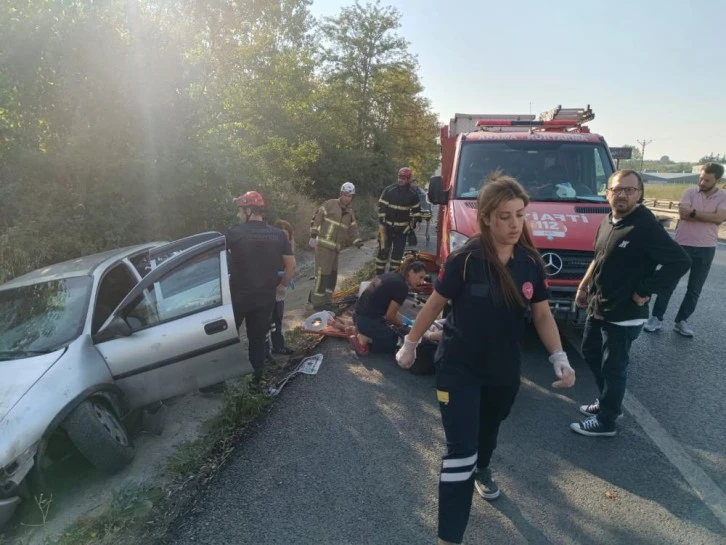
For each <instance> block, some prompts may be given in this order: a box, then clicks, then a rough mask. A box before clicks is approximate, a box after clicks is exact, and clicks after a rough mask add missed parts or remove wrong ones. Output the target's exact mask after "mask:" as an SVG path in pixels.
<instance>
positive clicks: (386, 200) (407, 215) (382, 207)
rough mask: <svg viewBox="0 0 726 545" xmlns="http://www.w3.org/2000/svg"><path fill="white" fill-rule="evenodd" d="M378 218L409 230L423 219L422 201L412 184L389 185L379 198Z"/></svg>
mask: <svg viewBox="0 0 726 545" xmlns="http://www.w3.org/2000/svg"><path fill="white" fill-rule="evenodd" d="M378 220H379V221H380V222H381V223H383V224H385V225H390V226H391V227H393V228H394V229H396V230H401V231H404V232H408V231H409V230H410V229H411V228H412V227H415V226H416V224H417V223H419V222H420V221H421V203H420V202H419V199H418V194H417V193H416V191H415V190H414V188H413V187H411V186H410V185H398V184H393V185H389V186H388V187H387V188H386V189H384V190H383V193H381V198H380V199H378Z"/></svg>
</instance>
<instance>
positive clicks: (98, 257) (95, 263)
mask: <svg viewBox="0 0 726 545" xmlns="http://www.w3.org/2000/svg"><path fill="white" fill-rule="evenodd" d="M161 244H165V242H161V241H158V242H149V243H146V244H137V245H134V246H126V247H124V248H116V249H115V250H108V251H106V252H100V253H97V254H91V255H87V256H82V257H79V258H77V259H70V260H68V261H63V262H61V263H55V264H53V265H48V266H47V267H43V268H40V269H36V270H34V271H31V272H29V273H26V274H24V275H22V276H18V277H16V278H13V279H12V280H10V281H9V282H6V283H5V284H3V285H1V286H0V290H5V289H9V288H15V287H20V286H27V285H30V284H35V283H38V282H47V281H50V280H57V279H60V278H71V277H74V276H89V275H91V274H93V272H94V271H95V270H96V269H98V268H99V267H100V266H101V265H103V264H105V263H106V262H109V263H113V262H116V261H118V260H120V259H123V258H125V257H128V256H131V255H133V254H135V253H137V252H141V251H143V250H147V249H149V248H153V247H155V246H159V245H161Z"/></svg>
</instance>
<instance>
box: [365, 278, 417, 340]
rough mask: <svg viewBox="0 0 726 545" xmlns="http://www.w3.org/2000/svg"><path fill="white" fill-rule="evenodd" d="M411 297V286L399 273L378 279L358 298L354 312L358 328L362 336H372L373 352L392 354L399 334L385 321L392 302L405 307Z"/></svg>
mask: <svg viewBox="0 0 726 545" xmlns="http://www.w3.org/2000/svg"><path fill="white" fill-rule="evenodd" d="M406 297H408V284H406V280H404V278H403V275H402V274H401V273H397V272H389V273H384V274H382V275H381V276H376V277H375V278H374V279H373V280H372V281H371V283H370V285H369V286H368V287H367V288H366V289H365V291H364V292H363V293H362V294H361V296H360V298H359V299H358V304H357V305H356V310H355V317H354V320H355V326H356V328H357V329H358V332H359V333H362V334H363V335H365V336H366V337H370V339H371V340H372V342H371V350H372V351H373V352H378V353H383V354H392V353H393V352H395V351H396V346H397V344H398V340H399V338H400V333H399V332H398V331H396V330H395V329H394V328H392V327H391V326H390V325H388V323H387V322H386V313H387V312H388V307H389V305H390V304H391V301H395V302H396V303H398V304H399V305H403V303H404V302H405V301H406Z"/></svg>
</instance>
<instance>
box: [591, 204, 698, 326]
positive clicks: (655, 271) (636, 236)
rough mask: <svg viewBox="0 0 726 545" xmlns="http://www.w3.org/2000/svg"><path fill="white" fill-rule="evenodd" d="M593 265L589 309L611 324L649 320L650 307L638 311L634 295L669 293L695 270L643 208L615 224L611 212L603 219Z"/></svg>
mask: <svg viewBox="0 0 726 545" xmlns="http://www.w3.org/2000/svg"><path fill="white" fill-rule="evenodd" d="M594 262H595V269H594V271H593V277H592V279H591V282H590V286H589V307H588V310H589V314H591V315H595V316H599V317H602V318H604V319H605V320H607V321H608V322H624V321H626V320H636V319H640V318H647V317H648V305H647V304H645V305H643V306H638V305H637V304H636V303H635V301H633V293H637V294H638V295H640V296H641V297H650V296H651V295H653V294H654V293H658V292H659V291H662V290H664V289H668V288H671V287H672V286H674V285H675V284H676V283H677V282H678V280H679V279H680V278H681V276H683V275H684V274H686V272H687V271H688V269H689V268H690V267H691V260H690V258H689V257H688V255H687V254H686V253H685V252H684V251H683V249H682V248H681V247H680V246H679V245H678V244H677V243H676V242H675V241H674V240H673V239H672V238H671V237H670V235H669V234H668V233H667V232H666V230H665V228H664V227H663V225H661V223H660V222H659V221H658V220H657V219H656V217H655V216H654V215H653V213H652V212H651V211H650V210H648V209H647V208H646V207H645V206H643V205H640V206H638V207H637V208H636V209H635V210H633V212H631V213H630V214H628V215H627V216H626V217H624V218H623V219H621V220H620V221H618V222H617V223H615V224H614V223H613V217H612V213H611V214H610V215H608V217H607V218H605V219H604V220H603V222H602V224H600V227H599V228H598V231H597V235H596V236H595V258H594ZM658 265H660V266H661V267H660V268H658Z"/></svg>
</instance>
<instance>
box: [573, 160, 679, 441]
mask: <svg viewBox="0 0 726 545" xmlns="http://www.w3.org/2000/svg"><path fill="white" fill-rule="evenodd" d="M606 191H607V198H608V202H609V203H610V209H611V212H610V214H609V215H608V217H607V218H605V219H604V220H603V222H602V224H600V227H599V228H598V231H597V235H596V236H595V257H594V259H593V261H592V263H590V267H589V268H588V269H587V273H585V277H584V278H583V279H582V282H580V286H579V287H578V289H577V296H576V302H577V304H578V306H580V307H587V314H588V316H587V320H586V321H585V330H584V332H583V337H582V354H583V357H584V358H585V361H586V362H587V364H588V365H589V366H590V369H591V370H592V372H593V374H594V375H595V382H596V383H597V387H598V390H599V392H600V395H599V396H598V399H596V400H595V402H594V403H591V404H590V405H582V406H581V407H580V412H581V413H582V414H584V415H585V416H587V418H586V419H585V420H583V421H581V422H574V423H572V424H571V425H570V428H571V429H572V430H573V431H574V432H576V433H579V434H581V435H586V436H589V437H597V436H604V437H612V436H613V435H615V433H616V430H615V420H616V419H617V418H618V417H619V416H620V415H621V405H622V402H623V396H624V395H625V384H626V380H627V369H628V363H629V361H630V355H629V353H630V346H631V345H632V343H633V341H634V340H635V339H637V338H638V335H640V331H641V329H642V328H643V324H645V322H646V321H647V320H648V305H647V302H648V300H649V299H650V296H651V295H652V294H653V293H656V292H658V291H660V290H664V289H666V288H667V287H669V286H671V285H672V284H674V283H676V282H678V279H679V278H680V277H681V276H683V275H684V274H685V273H686V271H688V268H689V267H690V266H691V260H690V258H689V257H688V255H687V254H686V253H685V252H684V251H683V249H682V248H681V247H680V246H679V245H678V243H676V242H675V241H674V240H673V239H672V238H671V237H670V236H669V235H668V233H667V232H666V230H665V228H664V227H663V225H662V224H661V223H660V222H659V221H658V220H657V219H656V217H655V216H654V215H653V213H652V212H651V211H650V210H648V209H647V208H646V207H645V206H642V204H641V203H642V202H643V181H642V179H641V177H640V175H639V174H638V173H637V172H635V171H634V170H619V171H617V172H615V173H614V174H613V175H612V176H610V179H609V180H608V187H607V190H606Z"/></svg>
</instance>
